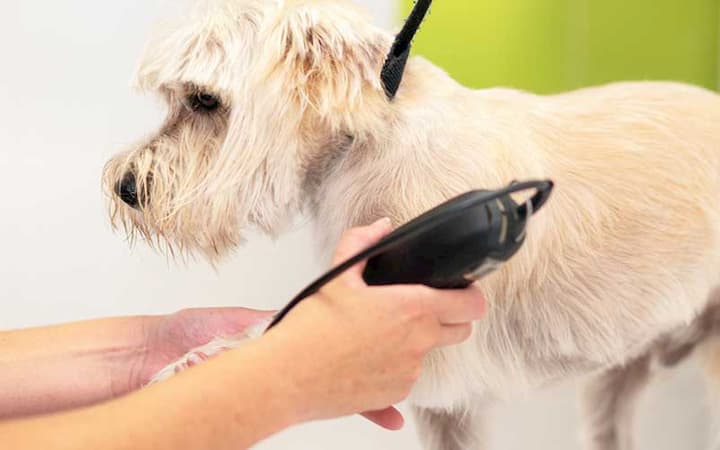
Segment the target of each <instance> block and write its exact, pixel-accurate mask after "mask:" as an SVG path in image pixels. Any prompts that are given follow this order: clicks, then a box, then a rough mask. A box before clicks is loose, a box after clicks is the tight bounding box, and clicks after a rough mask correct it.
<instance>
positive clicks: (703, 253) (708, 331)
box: [105, 0, 720, 450]
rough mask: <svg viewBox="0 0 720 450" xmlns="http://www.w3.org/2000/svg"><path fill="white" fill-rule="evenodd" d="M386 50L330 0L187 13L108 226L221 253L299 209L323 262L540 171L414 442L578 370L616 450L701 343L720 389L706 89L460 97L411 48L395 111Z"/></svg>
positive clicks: (156, 57)
mask: <svg viewBox="0 0 720 450" xmlns="http://www.w3.org/2000/svg"><path fill="white" fill-rule="evenodd" d="M392 44H393V36H392V35H391V34H390V33H387V32H385V31H382V30H380V29H378V28H376V27H374V26H373V25H371V23H370V21H369V20H368V19H367V18H366V17H365V16H364V15H363V14H361V13H360V12H358V11H357V10H356V9H354V8H352V7H350V6H348V5H345V4H343V3H341V2H338V1H330V0H214V1H207V0H203V1H201V2H200V5H199V6H198V7H197V8H195V9H193V10H192V11H191V13H190V14H189V15H188V16H187V17H185V18H182V19H179V20H177V21H175V22H173V23H170V24H169V25H168V26H167V27H165V28H163V29H162V30H161V32H160V33H159V34H158V35H157V36H155V37H154V38H153V39H152V41H151V43H150V45H149V46H148V48H147V51H146V54H145V56H144V58H143V59H142V63H141V65H140V68H139V72H138V76H137V79H138V83H139V86H140V87H141V88H142V89H144V90H148V91H152V92H155V93H157V94H158V95H159V96H160V97H162V98H163V99H164V100H165V101H166V103H167V107H168V111H169V112H168V117H167V121H166V123H165V124H164V125H163V126H162V127H161V129H160V130H159V131H158V132H157V133H156V134H155V135H154V136H152V137H151V138H149V139H147V140H145V141H144V142H141V143H139V144H138V145H137V146H136V147H134V148H133V149H131V150H130V151H128V152H126V153H123V154H121V155H118V156H117V157H116V158H114V159H113V160H112V161H110V163H109V164H108V166H107V168H106V172H105V184H106V188H107V190H108V191H109V194H110V196H111V197H112V199H113V202H112V215H113V220H114V223H115V224H118V225H123V226H125V227H126V228H127V229H128V231H130V232H131V233H133V232H139V233H140V234H142V235H143V236H144V237H146V238H147V240H148V241H150V242H151V243H153V244H156V245H159V246H161V247H163V248H166V249H167V250H169V251H171V252H175V251H177V252H184V251H187V252H197V253H200V254H203V255H205V256H206V257H207V258H208V259H209V260H211V261H213V262H214V261H217V260H219V259H220V258H221V257H222V256H224V255H226V254H227V253H228V252H229V251H231V250H233V249H235V248H236V247H237V246H238V245H240V244H241V243H242V234H241V233H242V230H243V229H246V228H248V227H251V226H252V227H258V228H259V229H261V230H263V231H265V232H267V233H268V234H271V235H275V234H277V233H280V232H281V231H282V230H283V226H284V225H285V224H286V223H287V222H288V220H289V219H290V218H291V217H292V216H293V215H296V214H299V213H306V214H309V215H310V216H312V217H313V218H314V220H315V223H316V225H317V230H318V236H319V243H318V245H321V246H322V247H323V248H325V249H329V248H331V247H332V246H333V244H334V243H335V242H336V241H337V240H338V238H339V236H340V234H341V233H342V232H343V230H345V229H347V228H348V227H351V226H355V225H360V224H367V223H369V222H372V221H373V220H374V219H376V218H379V217H383V216H387V217H390V218H392V219H393V221H394V223H395V224H398V225H399V224H402V223H404V222H406V221H407V220H409V219H412V218H413V217H415V216H417V215H419V214H420V213H422V212H424V211H426V210H427V209H429V208H431V207H433V206H436V205H437V204H439V203H441V202H442V201H444V200H446V199H448V198H450V197H452V196H454V195H456V194H459V193H462V192H465V191H468V190H471V189H477V188H491V189H493V188H499V187H503V186H505V185H507V184H509V183H510V182H511V181H512V180H525V179H545V178H549V179H552V180H553V181H554V182H555V185H556V189H555V193H554V195H553V198H552V199H551V201H550V202H549V203H548V205H547V206H546V209H544V210H543V211H542V212H541V213H540V214H538V215H537V217H536V218H535V220H534V221H533V222H532V223H531V225H530V229H529V230H528V239H527V242H526V244H525V246H524V247H523V248H522V249H521V251H520V252H519V253H518V254H517V255H516V256H515V258H514V259H512V260H511V261H510V263H508V264H507V265H506V266H504V267H503V268H502V269H501V270H500V271H499V272H496V273H494V274H493V275H491V276H489V277H487V278H486V279H484V280H482V281H481V286H482V288H483V289H484V291H485V293H486V295H487V297H488V299H489V302H490V305H489V313H488V316H487V317H486V318H485V319H484V320H482V321H480V322H478V323H477V324H476V326H475V331H474V335H473V337H472V338H471V340H470V341H468V342H466V343H465V344H463V345H460V346H457V347H453V348H449V349H445V350H443V351H438V352H436V353H434V354H432V355H431V357H429V358H428V360H427V364H426V370H425V373H424V375H423V377H422V378H421V380H420V382H419V383H418V385H417V386H416V388H415V389H414V391H413V394H412V396H411V403H412V404H413V405H414V407H415V408H416V410H417V412H418V414H417V417H418V418H419V422H420V427H421V430H422V435H423V441H424V443H425V444H426V446H427V448H429V449H436V450H440V449H443V450H460V449H472V450H477V449H481V448H483V439H482V437H483V436H482V435H483V430H482V421H483V406H484V405H486V404H487V403H488V401H491V400H495V399H498V398H506V397H510V396H512V395H515V394H518V393H521V392H526V391H528V390H531V389H535V388H538V387H541V386H544V385H547V384H548V383H552V382H555V381H558V380H561V379H565V378H568V377H572V376H578V375H590V376H591V381H590V382H589V385H588V388H587V389H586V392H585V398H586V401H587V405H588V406H589V407H588V408H587V421H586V424H587V430H586V436H587V446H588V448H590V449H597V450H600V449H602V450H616V449H622V450H627V449H629V448H630V447H631V445H632V444H631V441H632V437H631V434H632V433H631V430H630V428H631V427H630V424H631V421H630V418H631V415H632V405H633V399H634V397H635V396H636V394H637V393H638V392H639V390H640V388H641V387H642V386H643V384H644V383H645V381H646V380H647V378H648V376H649V375H650V373H651V372H652V370H653V368H655V367H657V366H658V365H664V366H671V365H674V364H676V363H677V362H679V361H680V360H682V359H683V358H684V357H685V356H687V355H688V354H690V353H691V352H692V351H693V349H694V348H695V347H696V346H697V345H699V344H703V345H704V348H703V351H702V352H698V354H699V355H702V357H703V358H704V361H706V362H707V367H708V371H707V373H708V374H709V378H708V379H709V380H710V381H711V383H716V384H718V383H720V345H719V344H718V340H717V338H716V336H717V335H718V331H720V290H718V288H719V287H720V96H718V95H716V94H714V93H712V92H709V91H706V90H704V89H700V88H697V87H691V86H686V85H682V84H675V83H659V82H653V83H651V82H637V83H620V84H612V85H607V86H603V87H597V88H591V89H583V90H579V91H575V92H571V93H567V94H563V95H554V96H538V95H532V94H529V93H524V92H518V91H515V90H509V89H489V90H480V91H473V90H470V89H467V88H465V87H463V86H460V85H459V84H458V83H456V82H455V81H453V80H452V79H451V78H450V77H449V76H448V75H447V74H446V73H445V72H443V71H442V70H440V69H439V68H437V67H435V66H433V65H432V64H430V63H429V62H427V61H426V60H424V59H422V58H418V57H416V58H412V59H410V61H409V62H408V64H407V67H406V71H405V77H404V80H403V82H402V84H401V85H400V87H399V90H398V92H397V95H396V96H395V97H394V98H391V97H392V96H390V97H389V96H388V92H387V86H384V85H383V83H382V82H381V79H380V75H379V74H380V73H381V70H382V68H383V63H384V61H385V60H386V56H387V55H388V51H389V49H390V48H391V45H392ZM224 345H225V344H222V345H221V346H224Z"/></svg>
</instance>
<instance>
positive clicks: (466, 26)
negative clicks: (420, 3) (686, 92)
mask: <svg viewBox="0 0 720 450" xmlns="http://www.w3.org/2000/svg"><path fill="white" fill-rule="evenodd" d="M401 1H403V2H404V5H403V8H401V9H402V13H403V18H404V17H406V15H407V13H408V12H409V11H410V8H411V7H412V5H413V3H414V2H413V1H412V0H401ZM401 20H402V19H401ZM719 27H720V0H435V1H434V3H433V7H432V9H431V12H430V14H429V16H428V18H427V20H426V22H425V24H424V25H423V27H422V28H421V30H420V33H419V34H418V37H417V38H416V40H415V46H414V53H415V54H421V55H423V56H426V57H427V58H429V59H430V60H432V61H433V62H435V63H436V64H438V65H440V66H441V67H443V68H444V69H446V70H448V71H449V72H450V73H451V75H452V76H453V77H454V78H455V79H457V80H458V81H460V82H462V83H463V84H466V85H469V86H472V87H477V88H481V87H488V86H509V87H515V88H520V89H526V90H530V91H533V92H538V93H552V92H558V91H563V90H567V89H573V88H577V87H582V86H588V85H596V84H600V83H605V82H608V81H613V80H645V79H655V80H657V79H662V80H678V81H686V82H690V83H695V84H699V85H701V86H705V87H708V88H712V89H717V87H718V61H719V56H720V51H719V49H718V39H719V34H718V28H719Z"/></svg>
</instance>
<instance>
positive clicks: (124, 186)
mask: <svg viewBox="0 0 720 450" xmlns="http://www.w3.org/2000/svg"><path fill="white" fill-rule="evenodd" d="M115 193H116V194H117V196H118V197H120V199H121V200H122V201H123V202H125V204H127V205H128V206H130V207H131V208H138V207H139V206H140V200H139V199H138V192H137V181H136V179H135V174H134V173H132V172H127V173H126V174H125V175H123V177H122V180H120V181H118V183H117V184H116V185H115Z"/></svg>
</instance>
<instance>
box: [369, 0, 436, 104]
mask: <svg viewBox="0 0 720 450" xmlns="http://www.w3.org/2000/svg"><path fill="white" fill-rule="evenodd" d="M430 4H432V0H417V1H416V2H415V6H414V7H413V10H412V12H411V13H410V16H409V17H408V19H407V21H406V22H405V25H404V26H403V28H402V30H400V33H398V35H397V36H396V37H395V42H394V43H393V46H392V48H391V49H390V53H389V54H388V56H387V59H386V60H385V65H384V66H383V68H382V72H381V73H380V78H381V79H382V83H383V88H384V89H385V94H386V95H387V96H388V99H390V100H392V99H394V98H395V94H397V91H398V89H400V84H401V83H402V78H403V74H404V73H405V66H406V64H407V60H408V58H409V57H410V48H411V47H412V41H413V38H414V37H415V35H416V34H417V32H418V29H419V28H420V25H422V23H423V21H424V20H425V16H426V15H427V12H428V10H429V9H430Z"/></svg>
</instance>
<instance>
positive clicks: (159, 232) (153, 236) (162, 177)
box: [103, 139, 247, 263]
mask: <svg viewBox="0 0 720 450" xmlns="http://www.w3.org/2000/svg"><path fill="white" fill-rule="evenodd" d="M211 141H212V140H211ZM203 144H204V145H198V146H191V147H192V149H184V150H183V151H171V149H173V148H176V147H175V144H174V143H171V142H163V140H162V139H161V140H159V141H157V142H155V143H153V145H151V146H149V147H147V148H143V149H141V150H138V151H135V152H131V153H128V154H126V155H122V156H119V157H117V158H115V159H113V160H112V161H110V162H109V163H108V165H107V166H106V168H105V173H104V183H103V184H104V189H105V191H106V193H107V195H108V196H109V198H110V218H111V223H112V225H113V228H114V229H116V230H122V231H124V232H125V234H126V235H127V236H128V240H129V241H130V242H131V243H135V242H136V241H137V239H138V237H140V238H142V239H143V240H144V241H146V242H147V244H148V245H150V246H151V247H153V248H154V249H155V250H157V251H159V252H161V253H164V254H167V255H168V256H171V257H173V258H177V257H186V256H189V255H194V254H199V255H201V256H203V257H205V258H206V259H207V260H208V261H210V262H213V263H214V262H216V261H217V260H219V259H221V258H222V257H223V256H225V255H227V253H228V252H229V251H231V250H232V249H234V248H236V247H237V246H239V245H240V244H242V242H243V239H242V236H241V230H242V229H243V228H244V227H245V225H246V224H245V223H244V221H243V217H246V216H247V215H246V214H244V213H243V211H240V209H241V202H240V201H239V198H240V197H239V193H238V192H237V191H236V190H234V189H233V188H228V189H219V190H218V189H214V191H213V193H212V194H210V193H209V191H208V184H209V183H208V174H209V171H210V167H211V164H212V163H213V161H212V159H213V154H214V152H213V150H212V149H213V147H215V145H214V142H205V143H203ZM128 173H132V174H133V175H134V178H135V183H136V192H137V205H136V206H135V207H132V206H129V205H128V204H126V203H125V202H124V201H123V200H122V199H121V198H120V197H119V196H118V195H117V193H116V192H115V190H116V186H117V184H118V183H119V182H120V180H122V179H123V177H124V176H125V175H126V174H128Z"/></svg>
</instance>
